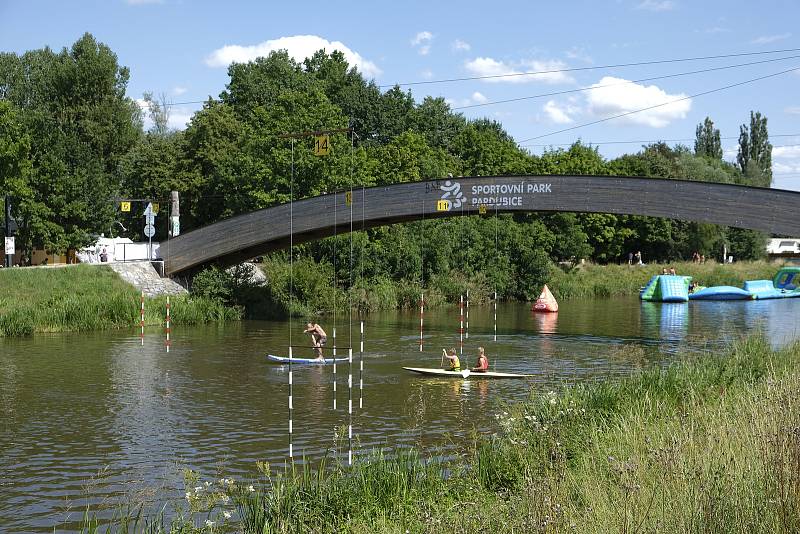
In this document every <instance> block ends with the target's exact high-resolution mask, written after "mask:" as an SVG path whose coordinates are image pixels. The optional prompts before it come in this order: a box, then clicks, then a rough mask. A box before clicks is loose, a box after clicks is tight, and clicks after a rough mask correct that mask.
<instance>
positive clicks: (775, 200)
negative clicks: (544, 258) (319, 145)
mask: <svg viewBox="0 0 800 534" xmlns="http://www.w3.org/2000/svg"><path fill="white" fill-rule="evenodd" d="M348 197H349V194H348V193H347V192H340V193H335V194H330V195H322V196H318V197H313V198H308V199H305V200H300V201H296V202H294V203H293V205H292V206H290V205H288V204H283V205H280V206H275V207H272V208H267V209H263V210H259V211H254V212H251V213H246V214H243V215H238V216H236V217H232V218H230V219H226V220H223V221H220V222H217V223H214V224H211V225H208V226H205V227H203V228H200V229H197V230H194V231H192V232H188V233H186V234H183V235H181V236H179V237H176V238H175V239H171V240H169V241H168V242H166V243H163V244H162V252H163V253H164V254H163V255H164V260H165V270H166V273H167V274H169V275H175V274H178V273H181V272H184V271H190V270H196V269H199V268H201V267H203V266H204V265H207V264H212V263H215V264H219V265H235V264H237V263H240V262H242V261H245V260H248V259H251V258H254V257H256V256H260V255H262V254H265V253H267V252H272V251H275V250H281V249H285V248H288V247H289V246H290V238H291V237H292V236H293V238H292V240H293V242H294V244H295V245H297V244H301V243H305V242H309V241H315V240H318V239H322V238H324V237H329V236H331V235H334V233H339V234H341V233H346V232H349V231H350V229H351V214H352V229H353V230H361V229H362V228H365V229H366V228H373V227H376V226H384V225H390V224H396V223H401V222H409V221H415V220H420V219H423V218H424V219H430V218H440V217H452V216H458V215H477V214H479V213H480V212H481V211H483V210H485V211H486V212H487V213H490V214H491V213H494V212H495V210H496V211H497V212H499V213H510V212H534V211H539V212H584V213H611V214H619V215H648V216H653V217H665V218H669V219H679V220H689V221H696V222H704V223H713V224H720V225H724V226H733V227H738V228H750V229H754V230H762V231H764V232H767V233H771V234H787V235H800V193H797V192H794V191H782V190H777V189H765V188H756V187H744V186H737V185H728V184H713V183H706V182H692V181H684V180H663V179H655V178H631V177H617V176H496V177H472V178H452V179H448V180H436V181H428V182H413V183H403V184H395V185H388V186H378V187H371V188H367V189H357V190H353V192H352V198H351V199H350V201H348ZM482 206H483V208H482Z"/></svg>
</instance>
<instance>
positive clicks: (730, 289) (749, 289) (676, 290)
mask: <svg viewBox="0 0 800 534" xmlns="http://www.w3.org/2000/svg"><path fill="white" fill-rule="evenodd" d="M793 297H800V267H783V268H782V269H780V270H779V271H778V273H777V274H776V275H775V278H773V279H772V280H748V281H746V282H745V283H744V286H743V287H734V286H712V287H702V286H697V285H695V284H694V283H693V281H692V277H691V276H680V275H674V274H658V275H655V276H653V277H652V278H651V279H650V281H649V282H647V285H646V286H644V287H643V288H642V290H641V292H640V293H639V298H640V299H641V300H644V301H650V302H688V301H690V300H764V299H781V298H793Z"/></svg>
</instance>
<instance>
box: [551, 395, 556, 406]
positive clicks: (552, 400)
mask: <svg viewBox="0 0 800 534" xmlns="http://www.w3.org/2000/svg"><path fill="white" fill-rule="evenodd" d="M550 404H552V405H553V406H555V405H556V399H555V397H551V398H550Z"/></svg>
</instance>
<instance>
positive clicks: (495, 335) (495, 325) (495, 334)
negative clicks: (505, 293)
mask: <svg viewBox="0 0 800 534" xmlns="http://www.w3.org/2000/svg"><path fill="white" fill-rule="evenodd" d="M494 340H495V341H497V291H495V292H494Z"/></svg>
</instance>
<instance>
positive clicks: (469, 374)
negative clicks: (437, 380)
mask: <svg viewBox="0 0 800 534" xmlns="http://www.w3.org/2000/svg"><path fill="white" fill-rule="evenodd" d="M403 369H405V370H406V371H411V372H412V373H418V374H421V375H425V376H452V377H454V378H531V377H533V375H519V374H515V373H497V372H494V371H486V372H485V373H478V372H477V371H470V370H469V369H464V370H463V371H446V370H444V369H432V368H429V367H403Z"/></svg>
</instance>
